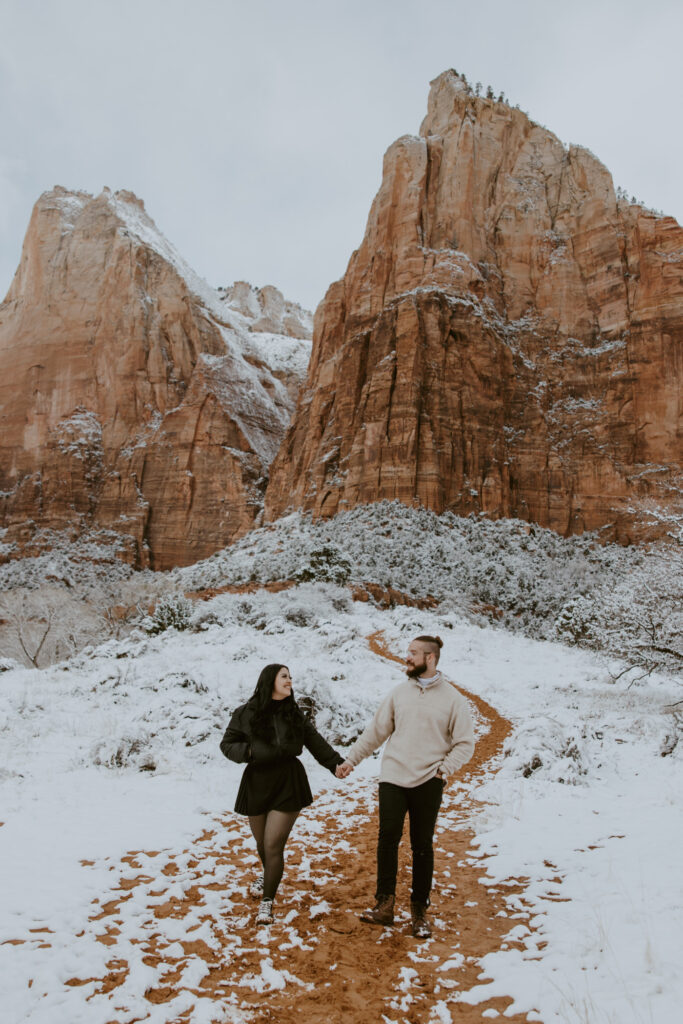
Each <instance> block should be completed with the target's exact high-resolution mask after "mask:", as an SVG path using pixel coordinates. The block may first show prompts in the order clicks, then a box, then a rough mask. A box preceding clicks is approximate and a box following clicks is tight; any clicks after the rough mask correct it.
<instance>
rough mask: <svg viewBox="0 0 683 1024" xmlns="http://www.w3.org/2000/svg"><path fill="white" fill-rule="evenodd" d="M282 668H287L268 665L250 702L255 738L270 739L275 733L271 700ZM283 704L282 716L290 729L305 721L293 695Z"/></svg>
mask: <svg viewBox="0 0 683 1024" xmlns="http://www.w3.org/2000/svg"><path fill="white" fill-rule="evenodd" d="M281 668H287V666H286V665H266V667H265V668H264V669H263V670H262V671H261V674H260V676H259V677H258V680H257V682H256V689H255V690H254V692H253V694H252V695H251V698H250V700H249V703H250V704H251V705H252V707H253V708H254V716H253V718H252V720H251V728H252V731H253V733H254V735H255V736H261V737H263V738H264V739H270V738H271V737H272V736H273V732H274V729H273V709H272V706H271V700H272V697H273V686H274V685H275V677H276V676H277V674H278V672H279V671H280V669H281ZM281 703H282V712H281V714H282V715H283V718H284V719H285V721H286V722H287V724H288V725H289V726H290V727H291V726H293V725H294V723H295V722H299V721H303V717H304V716H303V712H302V711H301V708H300V707H299V705H298V704H297V702H296V701H295V700H294V695H293V694H291V693H290V695H289V697H285V699H284V700H283V701H282V702H281Z"/></svg>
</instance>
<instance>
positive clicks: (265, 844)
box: [221, 665, 344, 924]
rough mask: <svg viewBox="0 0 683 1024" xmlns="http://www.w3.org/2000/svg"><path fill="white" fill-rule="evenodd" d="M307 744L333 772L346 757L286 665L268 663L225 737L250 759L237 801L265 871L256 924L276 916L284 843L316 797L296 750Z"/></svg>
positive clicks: (232, 751)
mask: <svg viewBox="0 0 683 1024" xmlns="http://www.w3.org/2000/svg"><path fill="white" fill-rule="evenodd" d="M303 747H307V748H308V750H310V752H311V753H312V754H313V757H314V758H315V759H316V761H319V762H320V764H322V765H323V766H324V767H325V768H329V770H330V771H331V772H333V773H334V771H335V769H336V767H337V765H340V764H341V763H342V762H343V760H344V758H343V757H340V755H339V754H338V753H337V752H336V750H334V749H333V748H332V747H331V746H330V745H329V743H327V741H326V740H324V739H323V738H322V736H321V735H320V734H319V733H318V732H316V730H315V728H314V726H313V724H312V723H311V722H310V720H309V719H308V718H306V717H305V715H304V713H303V712H302V711H301V709H300V707H299V705H298V704H297V703H296V701H295V700H294V697H293V696H292V677H291V676H290V674H289V669H288V668H287V666H286V665H266V667H265V668H264V669H263V671H262V672H261V675H260V676H259V678H258V682H257V684H256V689H255V690H254V693H253V694H252V696H251V697H250V698H249V700H248V701H247V703H246V704H242V705H241V706H240V707H238V708H237V710H236V711H235V712H234V713H233V716H232V718H231V719H230V724H229V726H228V728H227V729H226V730H225V735H224V736H223V739H222V741H221V750H222V751H223V753H224V754H225V756H226V757H229V758H230V760H231V761H236V762H237V763H238V764H242V763H244V762H245V761H246V762H247V767H246V768H245V769H244V773H243V775H242V781H241V782H240V787H239V790H238V793H237V799H236V801H235V810H236V812H237V813H238V814H246V815H247V816H248V817H249V825H250V827H251V831H252V833H253V836H254V839H255V840H256V848H257V850H258V855H259V858H260V860H261V864H262V865H263V875H262V876H261V877H260V878H258V879H256V880H255V881H254V882H253V883H252V885H251V887H250V889H249V892H250V894H251V895H252V896H257V897H258V896H261V905H260V907H259V911H258V914H257V916H256V923H257V924H270V923H271V922H272V920H273V900H274V899H275V894H276V892H277V887H278V885H279V884H280V879H281V878H282V872H283V870H284V849H285V843H286V842H287V837H288V836H289V833H290V831H291V828H292V825H293V824H294V822H295V821H296V819H297V816H298V814H299V811H300V810H301V809H302V807H308V805H309V804H310V803H312V802H313V796H312V794H311V787H310V786H309V784H308V777H307V776H306V770H305V768H304V766H303V765H302V763H301V761H299V759H298V756H297V755H299V754H300V753H301V751H302V749H303Z"/></svg>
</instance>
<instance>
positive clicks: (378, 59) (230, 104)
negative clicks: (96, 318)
mask: <svg viewBox="0 0 683 1024" xmlns="http://www.w3.org/2000/svg"><path fill="white" fill-rule="evenodd" d="M0 25H1V26H2V28H1V32H0V126H1V127H0V295H4V294H5V292H6V290H7V288H8V287H9V284H10V282H11V279H12V276H13V274H14V271H15V269H16V267H17V265H18V263H19V258H20V253H21V244H22V240H23V236H24V234H25V231H26V227H27V225H28V221H29V218H30V214H31V209H32V206H33V204H34V202H35V201H36V200H37V198H38V196H39V195H40V194H41V193H42V192H43V191H45V190H46V189H49V188H52V187H53V186H54V185H63V186H65V187H67V188H73V189H84V190H86V191H88V192H92V193H94V194H97V193H98V192H100V191H101V189H102V188H103V187H104V186H105V185H106V186H109V187H110V188H112V189H120V188H125V189H130V190H131V191H133V192H135V193H136V194H137V195H138V196H139V197H140V198H142V199H143V200H144V202H145V205H146V208H147V211H148V213H149V214H150V215H151V216H152V217H153V218H154V220H155V222H156V224H157V227H158V228H159V229H160V230H161V231H162V232H163V233H164V234H165V235H166V237H167V238H168V239H169V240H170V241H171V242H172V243H173V244H174V245H175V246H176V247H177V249H178V250H179V251H180V253H181V254H182V255H183V256H184V257H185V259H186V260H187V261H188V262H189V263H190V264H191V265H192V266H193V267H194V268H195V270H196V271H197V272H198V273H199V274H201V275H202V276H203V277H205V278H206V279H207V281H209V283H210V284H212V285H215V286H218V285H226V284H230V283H231V282H233V281H235V280H247V281H250V282H251V283H252V284H253V285H255V286H259V287H260V286H262V285H265V284H274V285H277V286H278V287H279V288H280V289H281V290H282V291H283V292H284V294H285V296H286V297H287V298H289V299H292V300H294V301H297V302H301V303H302V304H303V305H304V306H306V307H308V308H309V309H314V308H315V306H316V305H317V303H318V302H319V301H320V300H321V299H322V297H323V296H324V293H325V290H326V289H327V287H328V285H329V284H331V283H332V282H333V281H335V280H337V279H338V278H339V277H341V276H342V275H343V273H344V270H345V268H346V264H347V262H348V259H349V257H350V255H351V253H352V252H353V250H354V249H355V248H357V247H358V245H359V244H360V242H361V240H362V237H363V233H364V229H365V222H366V219H367V215H368V212H369V209H370V204H371V202H372V199H373V196H374V194H375V192H376V191H377V189H378V187H379V184H380V178H381V170H382V155H383V153H384V151H385V150H386V149H387V147H388V146H389V145H390V144H391V143H392V142H393V140H394V139H396V138H398V137H399V136H400V135H405V134H417V132H418V131H419V126H420V122H421V120H422V118H423V117H424V115H425V113H426V109H427V96H428V92H429V82H430V81H431V80H432V79H433V78H435V77H436V76H437V75H439V74H440V73H441V72H442V71H444V70H446V69H447V68H455V69H456V70H457V71H459V72H462V73H464V74H465V75H466V76H467V78H468V79H469V81H470V82H471V83H473V84H474V83H476V82H481V83H482V84H483V86H484V88H485V87H486V86H487V85H488V84H490V85H491V86H492V87H493V89H494V91H495V93H496V95H497V94H498V93H499V92H501V91H502V92H504V93H505V95H506V97H507V99H508V100H509V102H511V103H512V104H519V106H520V107H521V108H522V110H524V111H526V112H527V113H528V114H529V115H530V116H531V117H532V118H533V119H534V120H535V121H537V122H539V123H541V124H543V125H545V126H546V127H547V128H549V129H550V130H551V131H553V132H554V133H555V134H556V135H558V136H559V138H560V139H561V140H562V141H563V142H565V143H578V144H581V145H584V146H586V147H588V148H589V149H590V150H592V151H593V152H594V153H595V154H596V156H598V157H599V158H600V159H601V160H602V161H603V163H605V164H606V166H607V167H608V168H609V170H610V171H611V172H612V175H613V178H614V182H615V185H619V186H621V187H623V188H625V189H626V191H627V193H628V194H629V195H635V196H636V197H637V198H638V199H639V200H642V201H643V202H644V203H645V204H646V205H648V206H651V207H654V208H657V209H660V210H663V211H664V212H665V213H668V214H671V215H672V216H674V217H676V218H677V220H678V221H679V222H681V221H683V194H682V193H681V189H680V168H681V165H682V164H683V133H682V132H681V99H682V98H683V61H681V58H680V43H681V39H682V38H683V5H681V4H680V2H679V0H651V2H649V3H647V4H643V3H640V2H638V3H636V2H632V0H619V2H613V0H592V2H587V0H573V2H572V3H571V4H570V3H568V2H562V3H558V2H555V0H518V2H516V3H513V2H507V3H505V2H501V0H490V2H488V3H487V2H485V0H479V2H478V3H475V2H473V0H467V2H463V0H419V2H416V0H344V3H341V2H339V0H335V2H329V0H289V2H284V0H115V2H114V0H58V2H57V0H52V2H51V0H0Z"/></svg>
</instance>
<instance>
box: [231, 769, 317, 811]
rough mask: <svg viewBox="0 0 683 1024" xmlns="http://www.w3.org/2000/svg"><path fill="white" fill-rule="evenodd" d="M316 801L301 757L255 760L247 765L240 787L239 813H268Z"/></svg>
mask: <svg viewBox="0 0 683 1024" xmlns="http://www.w3.org/2000/svg"><path fill="white" fill-rule="evenodd" d="M312 803H313V794H312V793H311V787H310V786H309V784H308V776H307V775H306V769H305V768H304V766H303V765H302V763H301V761H300V760H299V758H298V757H281V758H278V759H277V760H276V761H255V762H253V763H252V764H248V765H247V767H246V768H245V769H244V774H243V775H242V781H241V782H240V788H239V790H238V791H237V799H236V800H235V810H236V812H237V813H238V814H249V815H254V814H266V812H267V811H300V810H301V808H302V807H308V805H309V804H312Z"/></svg>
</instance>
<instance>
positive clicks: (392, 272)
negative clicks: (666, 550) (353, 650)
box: [266, 72, 683, 541]
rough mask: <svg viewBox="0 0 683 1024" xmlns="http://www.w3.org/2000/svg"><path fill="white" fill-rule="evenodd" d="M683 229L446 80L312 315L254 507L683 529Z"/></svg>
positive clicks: (500, 108)
mask: <svg viewBox="0 0 683 1024" xmlns="http://www.w3.org/2000/svg"><path fill="white" fill-rule="evenodd" d="M682 353H683V230H682V229H681V228H680V226H679V225H678V224H677V223H676V222H675V221H674V220H673V219H672V218H669V217H663V216H657V215H655V214H653V213H651V212H649V211H646V210H644V209H642V208H641V207H639V206H637V205H631V204H629V203H626V202H624V201H621V200H619V201H618V200H617V198H616V196H615V192H614V188H613V185H612V179H611V177H610V175H609V173H608V172H607V170H606V169H605V168H604V167H603V166H602V164H600V162H599V161H598V160H597V159H596V158H595V157H594V156H593V155H592V154H591V153H589V152H588V151H587V150H585V149H582V148H580V147H576V146H571V147H569V149H567V148H565V147H564V146H563V145H562V144H561V143H560V142H559V140H558V139H557V138H555V136H553V135H552V134H551V133H550V132H549V131H547V130H546V129H544V128H541V127H539V126H538V125H536V124H534V123H533V122H532V121H530V120H529V118H528V117H527V116H526V115H525V114H523V113H522V112H521V111H519V110H515V109H511V108H510V107H509V106H508V105H507V104H505V103H502V102H501V103H498V102H495V101H492V100H486V99H481V98H478V97H476V96H474V95H472V93H471V91H470V90H469V88H468V87H467V86H466V84H465V83H464V81H463V80H462V79H461V78H460V77H459V76H457V75H456V74H455V72H446V73H444V74H443V75H441V76H440V77H439V78H438V79H436V80H435V82H433V83H432V89H431V93H430V98H429V110H428V114H427V117H426V118H425V121H424V122H423V124H422V127H421V131H420V136H419V137H412V136H409V137H404V138H401V139H399V140H398V141H397V142H395V143H394V144H393V145H392V146H391V147H390V149H389V150H388V151H387V153H386V155H385V159H384V170H383V180H382V184H381V187H380V190H379V192H378V194H377V196H376V198H375V200H374V203H373V205H372V209H371V211H370V215H369V219H368V224H367V229H366V233H365V237H364V239H363V242H362V244H361V246H360V248H359V249H358V250H357V251H356V252H355V253H354V254H353V255H352V257H351V260H350V262H349V266H348V269H347V272H346V275H345V277H344V278H343V280H342V281H339V282H337V283H336V284H334V285H332V286H331V287H330V289H329V290H328V292H327V295H326V297H325V299H324V301H323V302H322V303H321V305H320V306H319V308H318V311H317V313H316V318H315V328H314V343H313V353H312V358H311V364H310V367H309V375H308V380H307V384H306V387H305V388H304V389H303V390H302V392H301V394H300V397H299V402H298V405H297V411H296V414H295V417H294V420H293V422H292V425H291V427H290V429H289V431H288V433H287V436H286V438H285V441H284V443H283V446H282V448H281V450H280V453H279V455H278V457H277V459H276V461H275V463H274V464H273V466H272V467H271V476H270V483H269V486H268V490H267V493H266V514H267V517H269V518H276V517H278V516H279V515H282V514H283V513H284V512H286V511H287V510H288V509H290V508H293V507H303V508H306V509H311V510H313V511H314V512H316V513H319V514H323V515H332V514H334V513H335V512H337V511H339V510H341V509H344V508H349V507H351V506H353V505H355V504H358V503H360V502H367V501H376V500H380V499H383V498H389V499H391V498H398V499H400V500H401V501H403V502H406V503H411V502H418V503H421V504H423V505H425V506H427V507H428V508H431V509H434V510H435V511H438V512H441V511H444V510H446V509H451V510H453V511H455V512H458V513H469V512H478V511H483V512H486V513H487V514H489V515H491V516H493V517H498V516H518V517H520V518H523V519H527V520H532V521H534V522H537V523H540V524H541V525H543V526H548V527H551V528H553V529H555V530H557V531H559V532H561V533H563V534H571V533H577V532H582V531H584V530H592V529H599V530H601V531H602V536H603V537H604V538H605V539H619V540H621V541H630V540H640V539H643V538H646V537H652V536H658V535H661V534H662V533H666V532H667V530H668V529H670V528H671V523H672V520H674V519H676V518H677V517H681V516H683V501H682V500H681V499H682V491H681V488H682V486H683V483H682V474H681V458H682V454H683V425H682V414H683V389H682V381H683V355H682Z"/></svg>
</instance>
